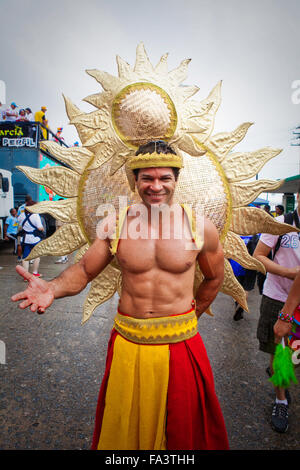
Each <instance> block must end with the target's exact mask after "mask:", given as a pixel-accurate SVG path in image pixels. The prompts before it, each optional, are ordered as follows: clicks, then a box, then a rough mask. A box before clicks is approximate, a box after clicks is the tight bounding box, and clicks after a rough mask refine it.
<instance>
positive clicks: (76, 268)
mask: <svg viewBox="0 0 300 470" xmlns="http://www.w3.org/2000/svg"><path fill="white" fill-rule="evenodd" d="M111 260H112V255H111V253H110V250H109V243H108V240H100V239H97V240H96V241H95V242H94V243H93V244H92V246H91V247H90V248H89V249H88V251H87V252H86V254H85V255H84V256H83V258H82V259H81V260H80V261H79V262H78V263H76V264H74V265H73V266H70V267H69V268H67V269H66V270H65V271H63V272H62V273H61V274H60V275H59V276H58V277H57V278H55V279H53V280H52V281H49V282H47V281H43V280H42V279H38V278H35V276H33V275H32V274H30V273H28V272H27V271H25V269H23V268H22V267H21V266H17V267H16V270H17V272H18V273H19V274H20V275H21V276H22V277H23V278H24V279H25V280H27V281H28V287H27V289H26V290H25V291H23V292H19V293H18V294H16V295H14V296H13V297H12V300H13V301H18V300H22V302H21V303H20V305H19V307H20V308H22V309H24V308H27V307H30V310H31V311H32V312H35V311H38V313H44V312H45V310H46V309H47V308H48V307H49V306H50V305H51V304H52V302H53V300H54V299H58V298H61V297H67V296H72V295H76V294H78V293H79V292H81V291H82V290H83V289H84V288H85V287H86V285H87V284H88V283H89V282H90V281H91V280H93V279H94V278H95V277H96V276H97V275H98V274H99V273H100V272H101V271H102V270H103V269H104V268H105V267H106V266H107V265H108V264H109V263H110V261H111Z"/></svg>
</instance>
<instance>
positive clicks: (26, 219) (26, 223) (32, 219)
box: [18, 201, 44, 277]
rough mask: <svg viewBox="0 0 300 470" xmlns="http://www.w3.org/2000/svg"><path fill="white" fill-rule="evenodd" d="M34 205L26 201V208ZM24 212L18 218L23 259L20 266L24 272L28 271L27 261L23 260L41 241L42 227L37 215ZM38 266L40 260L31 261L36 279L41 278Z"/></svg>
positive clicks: (32, 202)
mask: <svg viewBox="0 0 300 470" xmlns="http://www.w3.org/2000/svg"><path fill="white" fill-rule="evenodd" d="M34 204H36V202H35V201H28V202H27V203H26V207H29V206H33V205H34ZM26 207H25V210H24V212H22V213H21V214H20V216H19V217H18V222H19V228H20V230H21V235H22V248H23V259H22V266H23V268H24V269H26V271H29V261H25V258H27V256H28V255H29V254H30V253H31V251H32V249H33V247H34V246H35V245H37V244H38V243H39V242H40V241H41V239H42V233H43V232H44V227H43V224H42V221H41V217H40V216H39V214H32V213H31V212H29V211H28V210H26ZM39 264H40V258H35V259H34V261H33V272H32V274H33V275H34V276H36V277H41V274H40V273H39V272H38V270H39Z"/></svg>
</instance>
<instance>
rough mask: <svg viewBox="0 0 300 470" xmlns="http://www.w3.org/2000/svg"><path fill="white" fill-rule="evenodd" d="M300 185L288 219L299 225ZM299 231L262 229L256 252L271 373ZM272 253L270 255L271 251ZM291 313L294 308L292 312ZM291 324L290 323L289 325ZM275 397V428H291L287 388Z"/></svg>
mask: <svg viewBox="0 0 300 470" xmlns="http://www.w3.org/2000/svg"><path fill="white" fill-rule="evenodd" d="M299 216H300V187H299V189H298V193H297V209H296V210H295V211H294V212H293V214H292V216H291V221H290V222H288V223H290V224H291V225H294V226H296V227H298V228H300V222H299ZM276 220H277V221H278V222H287V221H288V215H287V214H286V216H284V215H280V216H279V217H276ZM299 235H300V232H290V233H286V234H284V235H282V236H281V237H279V236H278V235H271V234H267V233H263V234H262V235H261V237H260V241H259V242H258V244H257V247H256V249H255V251H254V254H253V256H254V257H255V258H257V259H258V260H259V261H261V262H262V263H263V265H264V266H265V268H266V271H267V277H266V280H265V282H264V286H263V293H262V299H261V305H260V317H259V322H258V327H257V338H258V340H259V349H260V350H261V351H263V352H265V353H268V354H270V366H269V367H268V369H267V371H268V374H269V375H272V373H273V370H272V366H273V360H274V354H275V348H276V343H275V338H274V331H273V328H274V325H275V323H276V322H277V320H278V319H279V323H281V324H282V326H283V327H284V326H285V322H286V323H288V320H282V319H281V317H282V316H281V315H280V313H281V310H282V308H283V306H284V303H285V302H286V300H287V297H288V294H289V291H290V289H291V287H292V284H293V280H294V279H295V277H296V276H297V274H298V273H299V272H300V238H299ZM271 254H272V257H271V258H269V255H271ZM290 313H291V315H292V312H290ZM287 326H288V327H289V324H288V325H287ZM275 393H276V398H275V403H274V406H273V412H272V418H271V423H272V426H273V428H274V429H275V431H277V432H281V433H282V432H286V431H287V429H288V406H289V401H290V396H289V393H288V390H285V389H283V388H279V387H276V388H275Z"/></svg>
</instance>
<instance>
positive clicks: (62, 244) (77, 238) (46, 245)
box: [26, 223, 86, 260]
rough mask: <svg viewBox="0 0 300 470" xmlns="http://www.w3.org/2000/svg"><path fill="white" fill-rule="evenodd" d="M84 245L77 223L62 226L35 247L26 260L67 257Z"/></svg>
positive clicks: (82, 235)
mask: <svg viewBox="0 0 300 470" xmlns="http://www.w3.org/2000/svg"><path fill="white" fill-rule="evenodd" d="M85 244H86V238H85V236H84V234H83V233H82V231H81V229H80V227H79V225H78V224H77V223H76V224H64V225H62V226H61V227H59V228H58V229H57V230H56V231H55V232H54V234H53V235H51V237H49V238H46V240H42V241H41V242H40V243H38V244H37V245H35V246H34V248H33V250H32V251H31V252H30V255H29V256H28V257H27V258H26V260H31V259H35V258H39V257H40V256H62V255H67V254H69V253H73V251H75V250H78V249H79V248H80V247H82V246H83V245H85Z"/></svg>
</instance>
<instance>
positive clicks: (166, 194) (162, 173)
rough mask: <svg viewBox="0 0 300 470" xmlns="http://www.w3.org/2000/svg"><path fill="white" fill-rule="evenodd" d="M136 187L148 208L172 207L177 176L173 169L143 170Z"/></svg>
mask: <svg viewBox="0 0 300 470" xmlns="http://www.w3.org/2000/svg"><path fill="white" fill-rule="evenodd" d="M136 186H137V191H138V193H139V195H140V197H141V199H142V201H143V202H144V204H145V205H146V206H153V205H161V204H168V205H170V204H172V200H173V195H174V191H175V188H176V180H175V175H174V172H173V170H172V168H142V169H140V170H139V173H138V178H137V180H136Z"/></svg>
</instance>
